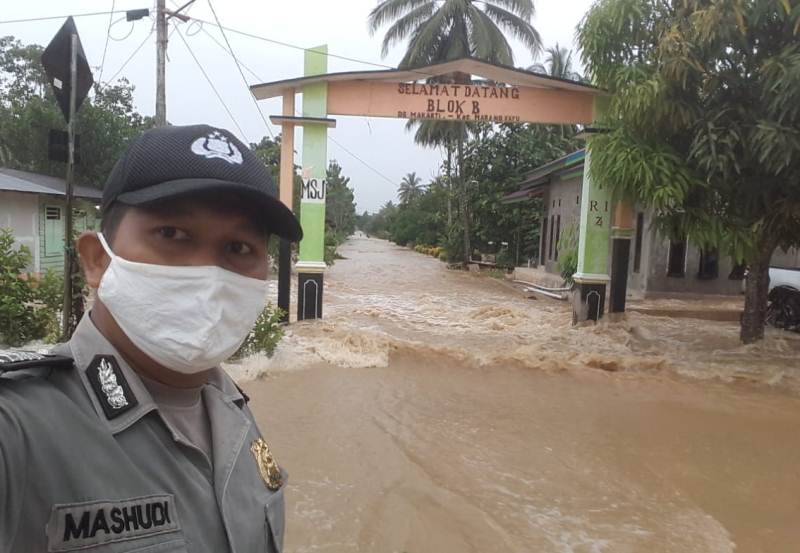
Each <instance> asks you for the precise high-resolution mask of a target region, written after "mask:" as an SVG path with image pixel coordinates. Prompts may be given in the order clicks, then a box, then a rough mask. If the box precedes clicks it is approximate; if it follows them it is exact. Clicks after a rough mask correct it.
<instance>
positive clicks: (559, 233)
mask: <svg viewBox="0 0 800 553" xmlns="http://www.w3.org/2000/svg"><path fill="white" fill-rule="evenodd" d="M560 238H561V215H559V216H558V218H557V219H556V251H555V259H556V261H558V240H559V239H560Z"/></svg>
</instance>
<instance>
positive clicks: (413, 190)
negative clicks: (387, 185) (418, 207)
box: [397, 173, 424, 205]
mask: <svg viewBox="0 0 800 553" xmlns="http://www.w3.org/2000/svg"><path fill="white" fill-rule="evenodd" d="M423 190H424V187H423V186H422V179H421V178H419V177H418V176H417V174H416V173H408V174H407V175H406V176H405V177H403V180H402V181H400V188H398V190H397V197H398V198H399V199H400V203H401V204H403V205H406V204H408V203H410V202H411V201H413V200H415V199H417V198H419V197H420V196H421V195H422V192H423Z"/></svg>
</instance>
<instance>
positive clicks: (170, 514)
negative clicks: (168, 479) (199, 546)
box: [47, 495, 180, 551]
mask: <svg viewBox="0 0 800 553" xmlns="http://www.w3.org/2000/svg"><path fill="white" fill-rule="evenodd" d="M178 530H180V525H179V524H178V514H177V512H176V511H175V498H174V496H172V495H151V496H147V497H137V498H134V499H126V500H124V501H92V502H86V503H69V504H62V505H54V506H53V510H52V512H51V514H50V521H49V522H48V523H47V550H48V551H71V550H73V549H80V548H84V547H91V546H94V545H100V544H103V543H111V542H116V541H124V540H132V539H136V538H143V537H147V536H155V535H157V534H166V533H168V532H176V531H178Z"/></svg>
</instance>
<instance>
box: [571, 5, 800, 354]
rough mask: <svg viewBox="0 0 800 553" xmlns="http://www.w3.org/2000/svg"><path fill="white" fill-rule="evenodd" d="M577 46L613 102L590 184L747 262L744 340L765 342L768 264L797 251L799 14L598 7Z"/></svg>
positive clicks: (794, 9)
mask: <svg viewBox="0 0 800 553" xmlns="http://www.w3.org/2000/svg"><path fill="white" fill-rule="evenodd" d="M579 41H580V45H581V48H582V52H583V61H584V64H585V66H586V67H587V69H588V71H589V74H590V75H591V77H592V79H593V80H594V82H595V84H597V85H599V86H602V87H605V88H607V89H608V90H609V91H610V92H611V93H612V96H611V99H610V101H609V104H608V107H607V111H606V114H605V117H604V120H603V121H602V124H603V125H605V126H607V127H608V128H610V129H611V132H609V133H608V134H606V135H602V136H598V137H597V138H595V139H593V141H592V144H591V146H590V150H591V156H592V157H591V160H592V163H591V169H590V171H591V175H592V177H593V178H594V179H596V181H597V182H598V183H600V184H601V185H604V186H608V187H610V188H611V189H612V190H613V191H614V192H615V194H616V195H617V196H619V197H625V198H629V199H634V200H638V201H641V202H643V203H645V204H647V205H649V206H651V207H652V208H653V210H654V212H655V215H656V216H657V221H658V223H659V226H660V228H661V229H662V231H663V232H664V233H666V234H669V235H672V236H674V235H681V236H689V237H690V239H691V240H692V241H694V242H695V243H697V244H698V245H700V246H702V247H718V248H720V250H721V251H725V252H727V253H728V254H729V255H731V256H732V257H733V258H734V259H735V260H744V261H746V262H747V263H748V265H749V266H750V272H749V277H748V281H747V291H746V293H745V298H746V299H745V314H744V317H743V322H742V335H741V336H742V339H743V340H744V341H745V342H751V341H754V340H757V339H759V338H761V337H763V321H764V312H765V308H766V301H767V298H766V290H767V288H766V287H767V283H768V278H769V277H768V267H769V259H770V257H771V255H772V252H773V251H774V249H775V248H776V247H777V246H783V247H791V246H797V245H800V4H798V3H797V1H796V0H752V1H744V0H680V1H678V0H672V1H664V0H600V1H599V2H597V3H596V4H595V5H594V6H593V7H592V8H591V10H590V11H589V12H588V14H587V15H586V17H585V19H584V21H583V24H582V25H581V27H580V30H579Z"/></svg>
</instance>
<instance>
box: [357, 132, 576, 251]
mask: <svg viewBox="0 0 800 553" xmlns="http://www.w3.org/2000/svg"><path fill="white" fill-rule="evenodd" d="M579 147H580V144H578V143H577V141H576V140H575V139H569V138H564V137H563V136H562V135H561V132H560V129H559V128H558V127H557V126H547V125H497V126H491V125H487V126H485V127H484V128H482V129H481V131H480V132H478V133H476V134H475V136H473V137H472V138H471V139H470V140H469V141H468V142H467V144H466V146H465V162H464V165H465V171H466V174H468V175H469V179H468V180H467V183H468V186H467V192H468V196H467V197H466V200H467V201H466V206H467V209H468V213H469V219H470V225H469V231H470V239H471V244H473V245H474V247H475V249H476V250H478V251H479V252H484V253H497V254H498V256H499V255H500V254H501V253H503V255H504V256H505V257H506V258H507V260H508V263H509V264H523V263H525V261H526V260H527V259H528V258H532V257H536V256H537V255H538V253H539V252H538V248H539V218H540V217H541V212H542V205H541V201H540V200H539V199H538V198H534V199H529V200H526V201H524V202H520V203H515V204H503V203H501V199H502V198H503V196H505V195H506V194H509V193H511V192H514V191H516V190H517V189H518V188H519V183H520V182H521V181H522V179H523V178H524V176H525V174H526V173H528V172H529V171H531V170H532V169H534V168H536V167H538V166H540V165H542V164H544V163H547V162H549V161H552V160H553V159H556V158H559V157H561V156H563V155H565V154H568V153H570V152H573V151H575V150H577V149H578V148H579ZM442 169H443V171H442V174H440V175H439V176H438V177H437V178H435V179H434V180H433V181H432V182H431V183H430V184H429V185H428V186H427V187H426V189H425V190H424V192H422V193H421V194H420V195H419V196H418V197H417V198H415V199H413V200H411V201H409V202H406V203H401V204H400V205H399V206H398V205H395V204H393V203H391V202H389V203H387V204H386V205H384V206H383V207H382V208H381V210H380V211H379V212H378V213H376V214H373V215H369V214H364V215H362V216H361V217H359V228H361V230H363V231H364V232H366V233H367V234H370V235H372V236H378V237H380V238H387V239H390V240H392V241H394V242H396V243H397V244H401V245H408V244H422V245H426V246H440V247H442V248H443V252H444V258H445V259H447V260H448V261H463V260H464V258H465V257H464V249H463V242H462V240H461V238H460V235H461V233H462V232H463V227H462V226H461V225H462V223H461V221H462V217H461V216H454V217H452V218H451V219H450V221H448V216H447V215H448V212H447V202H448V198H449V194H450V191H449V188H448V186H447V176H446V168H445V167H442ZM462 209H464V205H463V204H461V205H459V206H458V207H457V210H462ZM457 215H460V214H457ZM503 242H506V243H507V244H508V246H507V247H506V248H504V249H503V248H501V244H502V243H503ZM501 250H504V251H502V252H501Z"/></svg>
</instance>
